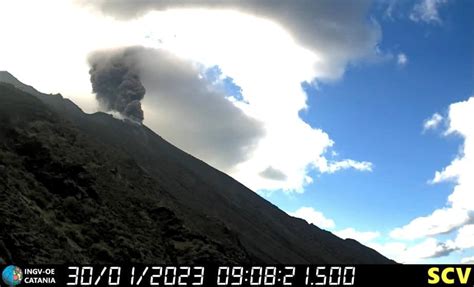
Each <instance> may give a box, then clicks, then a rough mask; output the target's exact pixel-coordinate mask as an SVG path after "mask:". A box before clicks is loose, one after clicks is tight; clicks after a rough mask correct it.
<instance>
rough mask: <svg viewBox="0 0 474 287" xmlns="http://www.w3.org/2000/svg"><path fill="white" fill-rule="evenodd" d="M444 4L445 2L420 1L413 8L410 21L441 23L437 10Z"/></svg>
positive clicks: (442, 0)
mask: <svg viewBox="0 0 474 287" xmlns="http://www.w3.org/2000/svg"><path fill="white" fill-rule="evenodd" d="M445 3H447V0H420V2H418V3H417V4H415V6H414V7H413V10H412V12H411V13H410V19H411V20H413V21H415V22H420V21H423V22H426V23H441V18H440V16H439V9H440V7H441V6H442V5H443V4H445Z"/></svg>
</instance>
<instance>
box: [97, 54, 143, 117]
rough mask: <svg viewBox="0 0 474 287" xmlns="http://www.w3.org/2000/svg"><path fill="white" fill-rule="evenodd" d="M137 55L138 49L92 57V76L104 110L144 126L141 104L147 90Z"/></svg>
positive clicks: (98, 98)
mask: <svg viewBox="0 0 474 287" xmlns="http://www.w3.org/2000/svg"><path fill="white" fill-rule="evenodd" d="M135 52H136V49H134V48H128V49H125V50H120V51H112V52H111V51H102V52H96V53H94V54H93V55H91V56H90V57H89V64H90V66H91V69H90V70H89V74H90V80H91V83H92V91H93V92H94V93H95V94H96V98H97V100H98V101H99V104H100V105H101V107H102V108H103V109H105V110H106V111H116V112H119V113H120V114H122V115H123V116H124V117H126V118H128V119H130V120H133V121H135V122H139V123H142V122H143V119H144V115H143V110H142V107H141V102H140V101H141V100H142V99H143V97H144V96H145V92H146V90H145V87H144V86H143V84H142V83H141V81H140V73H139V70H138V67H137V64H136V63H137V59H136V53H135Z"/></svg>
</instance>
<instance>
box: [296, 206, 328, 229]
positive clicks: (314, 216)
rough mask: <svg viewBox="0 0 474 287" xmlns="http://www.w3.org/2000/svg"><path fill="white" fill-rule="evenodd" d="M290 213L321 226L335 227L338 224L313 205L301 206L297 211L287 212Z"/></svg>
mask: <svg viewBox="0 0 474 287" xmlns="http://www.w3.org/2000/svg"><path fill="white" fill-rule="evenodd" d="M287 213H288V215H290V216H293V217H298V218H301V219H304V220H306V221H307V222H308V223H312V224H314V225H316V226H318V227H320V228H326V229H329V228H333V227H335V226H336V224H335V223H334V221H333V220H332V219H329V218H326V217H325V216H324V214H323V213H322V212H319V211H316V210H315V209H314V208H312V207H301V208H300V209H298V210H296V211H295V212H287Z"/></svg>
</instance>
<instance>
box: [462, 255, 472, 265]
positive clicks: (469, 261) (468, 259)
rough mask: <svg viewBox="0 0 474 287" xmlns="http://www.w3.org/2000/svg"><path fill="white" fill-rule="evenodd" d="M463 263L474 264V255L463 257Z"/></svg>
mask: <svg viewBox="0 0 474 287" xmlns="http://www.w3.org/2000/svg"><path fill="white" fill-rule="evenodd" d="M461 264H474V256H473V257H466V258H463V259H461Z"/></svg>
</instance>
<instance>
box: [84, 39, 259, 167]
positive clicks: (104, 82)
mask: <svg viewBox="0 0 474 287" xmlns="http://www.w3.org/2000/svg"><path fill="white" fill-rule="evenodd" d="M89 61H90V63H91V66H92V69H91V80H92V84H93V87H94V91H95V92H96V93H97V97H98V99H99V101H101V103H102V105H103V106H104V108H107V109H110V110H115V111H118V112H120V113H122V114H123V115H124V116H126V117H129V118H132V119H135V120H142V119H143V111H142V108H141V103H143V109H144V110H145V111H146V119H145V121H144V123H145V124H146V125H147V126H149V127H151V128H152V129H153V130H154V131H156V132H157V133H159V134H160V135H161V136H162V137H164V138H165V139H166V140H168V141H170V142H171V143H173V144H174V145H176V146H178V147H179V148H181V149H183V150H185V151H187V152H189V153H191V154H192V155H194V156H196V157H198V158H201V159H204V160H206V162H208V163H210V164H211V165H213V166H215V167H217V168H219V169H221V170H224V171H231V170H232V168H233V167H234V166H235V165H237V164H238V163H240V162H243V161H245V160H246V159H248V157H250V156H251V154H252V152H253V150H254V148H255V147H256V145H257V143H258V141H259V140H260V139H261V138H262V137H263V136H264V128H263V124H262V123H261V122H260V121H258V120H256V119H254V118H252V117H250V116H248V115H246V114H245V113H244V112H243V111H242V110H241V109H240V108H238V107H237V106H235V105H234V103H232V101H231V100H229V99H228V95H227V94H226V92H225V91H223V90H222V89H217V88H216V87H215V86H214V85H213V83H212V82H209V80H208V79H206V78H205V77H203V75H202V74H203V72H204V71H203V70H202V67H200V66H198V65H194V64H193V63H192V62H190V61H185V60H182V59H179V58H177V57H176V56H174V55H172V54H171V53H169V52H166V51H164V50H160V49H153V48H144V47H129V48H121V49H117V50H112V51H111V50H105V51H96V52H94V53H93V54H91V56H90V57H89ZM142 83H143V85H142ZM145 88H146V91H147V93H146V97H144V98H143V95H144V93H145ZM140 100H141V102H140Z"/></svg>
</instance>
